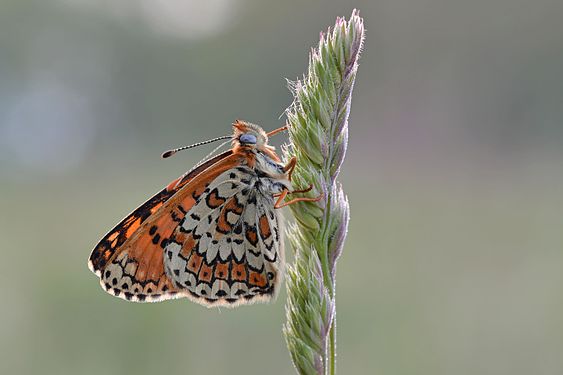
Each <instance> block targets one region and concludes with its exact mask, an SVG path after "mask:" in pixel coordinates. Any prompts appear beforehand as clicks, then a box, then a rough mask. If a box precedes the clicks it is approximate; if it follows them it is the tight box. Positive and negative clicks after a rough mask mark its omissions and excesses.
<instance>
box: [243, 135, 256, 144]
mask: <svg viewBox="0 0 563 375" xmlns="http://www.w3.org/2000/svg"><path fill="white" fill-rule="evenodd" d="M239 141H240V143H244V144H250V145H255V144H256V136H255V135H254V134H243V135H241V136H240V138H239Z"/></svg>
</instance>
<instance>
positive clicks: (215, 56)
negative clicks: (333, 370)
mask: <svg viewBox="0 0 563 375" xmlns="http://www.w3.org/2000/svg"><path fill="white" fill-rule="evenodd" d="M355 7H357V8H359V9H361V14H362V16H363V17H365V22H366V27H367V40H366V44H365V50H364V54H363V56H362V58H361V66H360V69H359V74H358V77H357V82H356V88H355V92H354V97H353V106H352V113H351V117H350V147H349V153H348V158H347V160H346V162H345V165H344V167H343V171H342V175H341V180H342V182H343V184H344V186H345V189H346V191H347V192H348V194H349V197H350V201H351V210H352V217H351V223H350V232H349V239H348V242H347V246H346V248H345V251H344V253H343V256H342V258H341V260H340V263H339V267H338V287H337V293H338V368H339V373H341V374H460V375H463V374H468V375H469V374H511V375H517V374H561V373H563V355H562V353H563V272H562V269H563V234H562V233H563V194H562V193H563V22H561V19H562V18H563V2H561V1H558V0H537V1H525V0H486V1H484V0H476V1H450V0H378V1H368V0H365V1H336V0H332V1H315V0H312V1H307V2H301V1H295V0H291V1H276V2H274V1H268V2H265V1H259V0H207V1H186V0H166V1H156V0H138V1H127V0H24V1H22V0H3V1H1V2H0V168H1V169H0V172H1V184H0V235H1V238H2V245H0V249H1V255H2V261H1V262H0V296H1V298H2V302H1V308H0V373H3V374H129V373H135V374H139V375H140V374H157V373H158V374H160V373H166V374H220V373H227V372H228V373H233V374H245V375H251V374H293V373H294V370H293V368H292V366H291V363H290V360H289V356H288V353H287V350H286V348H285V343H284V340H283V336H282V334H281V327H282V324H283V322H284V300H285V291H284V292H282V294H281V295H280V298H279V299H278V301H277V302H276V303H275V304H272V305H258V306H252V307H243V308H239V309H237V310H234V311H233V310H225V309H222V310H207V309H205V308H202V307H200V306H198V305H195V304H193V303H190V302H188V301H186V300H180V301H173V302H167V303H161V304H148V305H139V304H132V303H127V302H124V301H121V300H119V299H116V298H114V297H111V296H109V295H107V294H106V293H104V292H103V291H102V289H101V288H100V287H99V285H98V281H97V279H96V277H95V276H94V275H93V274H91V273H90V272H89V271H88V269H87V267H86V260H87V258H88V256H89V253H90V250H91V249H92V247H93V246H94V245H95V244H96V243H97V241H98V240H99V239H100V238H101V237H102V236H103V235H104V234H105V233H106V231H108V230H109V229H110V228H111V227H112V226H113V225H114V224H115V223H117V222H118V221H119V220H120V219H121V218H122V217H123V216H124V215H125V214H127V213H128V212H129V211H131V210H132V209H133V208H135V207H136V206H137V205H139V204H140V203H142V202H143V201H144V200H145V199H146V198H148V197H149V196H150V195H151V194H152V193H154V192H156V191H157V190H159V189H160V188H161V187H162V186H164V185H166V184H167V183H168V181H170V180H172V179H173V178H175V177H177V176H178V175H180V174H182V173H183V172H184V171H185V170H187V169H189V168H190V166H191V165H193V164H194V163H196V162H197V161H198V160H199V159H200V158H202V157H204V156H205V155H206V154H207V153H208V152H209V151H210V150H211V148H212V147H210V148H202V149H197V150H192V151H190V152H185V153H182V154H179V155H177V156H176V157H174V158H172V159H170V160H166V161H164V160H162V159H160V157H159V156H160V153H161V152H162V151H163V150H165V149H168V148H170V147H173V146H180V145H184V144H189V143H192V142H196V141H199V140H204V139H207V138H210V137H215V136H220V135H224V134H228V133H229V131H230V123H231V122H232V121H233V120H234V119H236V118H242V119H246V120H249V121H252V122H256V123H259V124H261V125H263V126H264V127H265V128H266V129H274V128H275V127H277V126H280V125H281V124H283V118H280V115H282V114H283V111H284V109H285V108H286V107H287V106H288V105H289V104H290V102H291V100H292V98H291V96H290V93H289V92H288V90H287V88H286V83H285V78H289V79H295V78H297V77H299V76H301V75H302V74H303V72H305V69H306V66H307V52H308V50H309V48H310V47H311V46H313V45H315V44H316V43H317V40H318V35H319V32H320V31H321V30H324V29H326V27H328V26H329V25H331V24H332V23H333V22H334V19H335V17H336V16H339V15H345V16H349V15H350V13H351V11H352V9H353V8H355ZM284 139H285V137H283V136H282V137H279V138H278V139H276V140H275V142H274V143H276V144H277V145H279V144H280V143H281V142H283V141H284Z"/></svg>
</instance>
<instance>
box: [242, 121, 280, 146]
mask: <svg viewBox="0 0 563 375" xmlns="http://www.w3.org/2000/svg"><path fill="white" fill-rule="evenodd" d="M233 129H234V134H233V144H234V145H235V146H239V147H243V148H246V149H258V150H264V149H266V148H271V146H268V135H267V134H266V132H265V131H264V130H263V129H262V128H261V127H260V126H258V125H255V124H251V123H249V122H245V121H241V120H236V121H235V122H234V124H233Z"/></svg>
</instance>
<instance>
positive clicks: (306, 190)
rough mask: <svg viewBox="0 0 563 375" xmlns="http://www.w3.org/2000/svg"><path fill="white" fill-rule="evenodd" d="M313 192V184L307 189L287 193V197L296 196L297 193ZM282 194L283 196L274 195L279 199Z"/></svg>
mask: <svg viewBox="0 0 563 375" xmlns="http://www.w3.org/2000/svg"><path fill="white" fill-rule="evenodd" d="M311 190H313V184H310V185H309V187H308V188H307V189H302V190H293V191H287V193H286V195H289V194H295V193H308V192H310V191H311ZM282 194H283V193H278V194H274V198H277V197H279V196H280V195H282Z"/></svg>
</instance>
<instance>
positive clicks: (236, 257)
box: [164, 167, 282, 306]
mask: <svg viewBox="0 0 563 375" xmlns="http://www.w3.org/2000/svg"><path fill="white" fill-rule="evenodd" d="M257 181H258V177H257V175H256V174H255V172H254V171H253V170H252V169H250V168H245V167H237V168H233V169H231V170H227V171H225V172H224V173H223V174H221V175H220V176H218V177H217V178H216V180H215V181H213V183H212V184H211V185H210V186H209V187H208V188H207V189H206V191H207V193H206V194H205V195H204V196H202V197H201V198H200V200H199V201H198V202H197V203H196V204H195V205H194V206H193V207H192V208H191V209H190V210H189V211H188V213H187V215H186V216H185V218H184V220H183V222H182V223H181V224H180V225H179V226H178V227H177V229H176V231H175V233H174V235H173V238H174V241H173V242H171V243H169V244H168V245H167V246H166V248H165V260H164V263H165V270H166V273H167V274H168V276H169V278H170V279H172V280H173V281H174V282H175V284H176V287H177V288H184V289H186V290H187V292H188V294H187V296H188V297H189V298H191V299H193V300H196V301H197V302H199V303H203V304H208V305H212V306H217V305H226V306H234V305H237V304H241V303H252V302H255V301H257V300H268V299H271V298H272V297H273V296H274V295H275V293H276V292H277V288H276V286H277V284H278V282H279V276H278V274H279V273H280V269H281V268H282V265H281V256H279V254H277V251H279V240H280V239H279V238H277V242H278V243H277V244H274V242H275V241H274V235H273V233H274V229H273V227H274V226H275V225H277V221H270V220H269V219H268V216H267V214H266V211H270V210H271V211H272V213H270V215H271V216H272V217H274V218H276V219H277V216H275V215H274V214H273V200H272V199H271V198H267V197H266V196H264V195H262V194H261V193H260V191H259V189H257V188H256V186H257V184H256V182H257ZM261 218H262V221H260V219H261ZM260 225H261V227H260ZM278 230H279V229H277V227H276V231H278ZM267 234H269V236H268V235H267ZM270 240H271V241H270ZM265 241H266V242H265ZM274 245H275V246H274ZM266 252H267V253H266ZM272 252H273V253H275V254H274V255H272Z"/></svg>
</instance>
